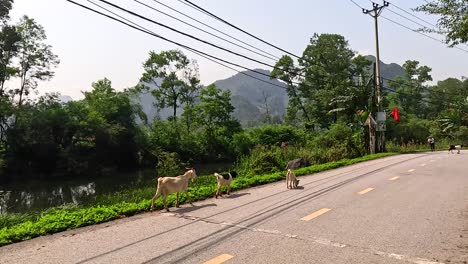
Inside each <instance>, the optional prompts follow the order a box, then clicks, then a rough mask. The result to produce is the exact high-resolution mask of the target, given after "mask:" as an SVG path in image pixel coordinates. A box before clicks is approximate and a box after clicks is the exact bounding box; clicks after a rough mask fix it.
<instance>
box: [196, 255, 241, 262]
mask: <svg viewBox="0 0 468 264" xmlns="http://www.w3.org/2000/svg"><path fill="white" fill-rule="evenodd" d="M233 257H234V256H232V255H229V254H222V255H219V256H217V257H216V258H212V259H210V260H208V261H207V262H204V263H203V264H220V263H223V262H225V261H227V260H230V259H232V258H233Z"/></svg>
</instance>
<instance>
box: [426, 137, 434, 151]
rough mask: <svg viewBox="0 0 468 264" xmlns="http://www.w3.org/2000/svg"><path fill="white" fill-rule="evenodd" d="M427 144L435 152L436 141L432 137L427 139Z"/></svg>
mask: <svg viewBox="0 0 468 264" xmlns="http://www.w3.org/2000/svg"><path fill="white" fill-rule="evenodd" d="M427 143H428V144H429V145H430V146H431V151H435V140H434V138H433V137H432V136H429V137H428V138H427Z"/></svg>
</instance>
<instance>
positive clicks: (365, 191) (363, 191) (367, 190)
mask: <svg viewBox="0 0 468 264" xmlns="http://www.w3.org/2000/svg"><path fill="white" fill-rule="evenodd" d="M372 190H374V188H367V189H364V190H362V191H360V192H358V194H361V195H362V194H365V193H368V192H370V191H372Z"/></svg>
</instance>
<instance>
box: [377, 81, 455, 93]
mask: <svg viewBox="0 0 468 264" xmlns="http://www.w3.org/2000/svg"><path fill="white" fill-rule="evenodd" d="M381 78H382V79H384V80H386V81H388V82H391V83H396V84H399V85H403V86H406V87H410V88H416V89H422V90H426V91H429V92H434V93H439V94H444V95H453V96H460V94H455V93H448V92H442V91H436V90H433V89H429V88H427V87H424V86H421V87H418V86H414V85H410V84H408V83H400V82H398V81H395V80H391V79H388V78H385V77H381Z"/></svg>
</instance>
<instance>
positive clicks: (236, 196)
mask: <svg viewBox="0 0 468 264" xmlns="http://www.w3.org/2000/svg"><path fill="white" fill-rule="evenodd" d="M244 195H250V193H233V194H230V195H227V194H223V196H221V198H229V199H235V198H239V197H241V196H244Z"/></svg>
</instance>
